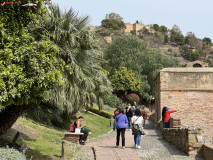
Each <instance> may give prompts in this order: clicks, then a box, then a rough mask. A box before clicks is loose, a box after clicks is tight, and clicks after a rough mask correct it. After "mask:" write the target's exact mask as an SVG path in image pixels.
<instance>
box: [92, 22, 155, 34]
mask: <svg viewBox="0 0 213 160" xmlns="http://www.w3.org/2000/svg"><path fill="white" fill-rule="evenodd" d="M125 25H126V29H125V30H124V33H127V34H130V33H131V31H136V33H137V32H138V31H139V30H141V29H143V28H146V29H148V30H149V32H150V33H154V30H153V29H151V25H144V24H142V23H139V22H138V21H136V23H134V24H131V23H129V22H128V23H125ZM98 27H99V26H90V27H89V29H90V30H95V29H96V28H98Z"/></svg>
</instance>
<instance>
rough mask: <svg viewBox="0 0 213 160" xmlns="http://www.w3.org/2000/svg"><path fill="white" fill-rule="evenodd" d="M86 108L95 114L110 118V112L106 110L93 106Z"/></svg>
mask: <svg viewBox="0 0 213 160" xmlns="http://www.w3.org/2000/svg"><path fill="white" fill-rule="evenodd" d="M88 109H89V111H90V112H93V113H96V114H98V115H100V116H103V117H105V118H108V119H111V118H112V114H111V113H109V112H107V111H103V110H99V109H98V108H95V107H89V108H88Z"/></svg>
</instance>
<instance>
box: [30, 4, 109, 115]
mask: <svg viewBox="0 0 213 160" xmlns="http://www.w3.org/2000/svg"><path fill="white" fill-rule="evenodd" d="M87 23H88V17H78V15H77V13H76V12H75V11H73V9H70V10H68V11H67V12H64V13H62V11H61V10H60V9H59V7H58V6H54V5H50V6H49V14H48V17H47V19H42V20H41V22H40V23H39V25H37V26H35V27H32V34H33V35H35V36H37V37H39V36H41V35H43V34H47V35H48V37H50V39H51V40H52V41H54V43H55V45H56V46H57V47H58V48H59V49H60V57H61V58H62V59H63V60H64V61H65V62H66V66H64V68H63V78H62V79H63V81H64V85H63V86H58V87H57V90H50V91H49V92H48V94H47V98H48V103H49V104H51V105H55V106H58V107H61V108H62V109H63V110H64V111H65V112H67V115H69V116H72V115H73V114H74V113H75V112H77V111H78V110H79V109H81V108H85V107H87V106H88V105H89V104H91V103H92V102H94V101H96V100H97V101H98V103H99V102H100V101H102V99H101V98H102V97H104V96H106V94H107V95H108V94H109V91H111V86H110V84H109V82H108V78H107V75H106V73H105V72H103V70H102V69H101V67H100V65H101V62H102V53H101V52H100V50H99V49H98V44H97V43H96V41H95V33H94V32H91V31H89V30H88V29H87V26H86V25H87ZM41 30H42V31H43V32H41ZM97 75H98V77H96V76H97Z"/></svg>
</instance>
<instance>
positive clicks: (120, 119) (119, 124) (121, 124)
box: [113, 109, 128, 149]
mask: <svg viewBox="0 0 213 160" xmlns="http://www.w3.org/2000/svg"><path fill="white" fill-rule="evenodd" d="M127 123H128V120H127V117H126V115H125V114H124V110H123V109H119V114H118V115H117V116H116V117H115V120H114V125H113V130H115V129H117V137H116V147H118V146H119V140H120V135H121V138H122V148H123V149H124V148H125V131H126V124H127Z"/></svg>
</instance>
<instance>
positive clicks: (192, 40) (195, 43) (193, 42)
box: [185, 32, 202, 50]
mask: <svg viewBox="0 0 213 160" xmlns="http://www.w3.org/2000/svg"><path fill="white" fill-rule="evenodd" d="M185 44H187V45H189V46H190V47H194V48H195V49H197V50H201V49H202V41H201V40H199V39H198V38H197V37H196V36H195V34H194V33H192V32H188V33H187V35H186V37H185Z"/></svg>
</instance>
